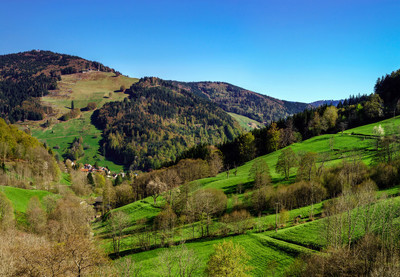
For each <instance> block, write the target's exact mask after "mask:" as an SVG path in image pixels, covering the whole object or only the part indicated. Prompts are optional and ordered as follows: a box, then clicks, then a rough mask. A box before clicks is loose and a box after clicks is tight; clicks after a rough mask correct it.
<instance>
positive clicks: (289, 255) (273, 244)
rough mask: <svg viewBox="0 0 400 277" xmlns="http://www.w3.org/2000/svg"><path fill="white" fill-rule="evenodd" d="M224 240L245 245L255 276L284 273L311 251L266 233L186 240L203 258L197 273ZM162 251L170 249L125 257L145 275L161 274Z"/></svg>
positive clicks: (187, 244)
mask: <svg viewBox="0 0 400 277" xmlns="http://www.w3.org/2000/svg"><path fill="white" fill-rule="evenodd" d="M224 240H233V242H234V243H237V244H239V245H241V246H243V247H244V249H245V250H246V252H247V254H248V255H249V256H250V261H249V265H251V266H252V267H253V270H252V275H253V276H271V275H272V273H273V271H275V273H276V276H281V275H283V273H284V272H285V269H286V268H287V267H288V266H290V264H291V263H292V262H293V261H294V259H295V257H296V256H297V255H298V254H299V253H308V252H311V250H309V249H307V248H304V247H301V246H296V245H291V244H289V243H285V242H281V241H278V240H276V239H273V238H270V237H268V236H265V235H263V234H250V235H239V236H233V237H228V238H224V239H213V240H204V241H198V242H190V243H186V247H187V248H188V249H191V250H193V251H194V252H195V253H196V255H197V257H198V258H199V259H200V261H201V268H200V269H199V270H198V271H197V272H196V275H195V276H204V270H205V268H206V264H207V261H208V258H209V256H210V255H211V253H213V251H214V247H213V245H215V244H217V243H221V242H222V241H224ZM162 251H166V250H165V249H164V248H160V249H155V250H150V251H146V252H141V253H137V254H133V255H130V256H127V257H124V259H126V258H132V259H133V260H135V262H137V263H139V264H140V265H141V267H142V270H143V272H142V273H143V276H160V275H159V271H158V267H156V266H155V265H158V264H159V261H158V255H159V254H160V253H161V252H162ZM272 265H274V266H272Z"/></svg>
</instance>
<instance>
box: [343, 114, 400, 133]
mask: <svg viewBox="0 0 400 277" xmlns="http://www.w3.org/2000/svg"><path fill="white" fill-rule="evenodd" d="M379 125H381V126H382V127H383V128H384V130H385V134H386V135H391V134H398V133H399V131H400V129H399V127H400V116H397V117H395V118H389V119H386V120H382V121H380V122H377V123H372V124H368V125H364V126H360V127H357V128H354V129H350V130H346V131H344V133H347V134H352V133H354V134H362V135H373V132H372V130H373V128H374V126H379Z"/></svg>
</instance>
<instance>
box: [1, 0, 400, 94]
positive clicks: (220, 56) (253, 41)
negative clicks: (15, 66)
mask: <svg viewBox="0 0 400 277" xmlns="http://www.w3.org/2000/svg"><path fill="white" fill-rule="evenodd" d="M399 19H400V1H398V0H396V1H390V0H376V1H369V0H362V1H358V0H355V1H353V0H343V1H342V0H315V1H310V0H276V1H269V0H263V1H262V0H260V1H259V0H247V1H236V0H229V1H228V0H214V1H208V0H202V1H191V0H183V1H175V0H164V1H143V0H142V1H136V0H135V1H119V0H114V1H103V0H79V1H61V0H48V1H41V0H34V1H33V0H29V1H20V0H13V1H6V0H1V8H0V54H8V53H14V52H21V51H27V50H32V49H42V50H51V51H55V52H59V53H66V54H73V55H77V56H80V57H83V58H86V59H90V60H96V61H99V62H101V63H103V64H105V65H107V66H110V67H113V68H115V69H116V70H118V71H121V72H122V73H123V74H126V75H129V76H132V77H143V76H157V77H161V78H163V79H170V80H180V81H225V82H229V83H232V84H235V85H238V86H241V87H244V88H246V89H250V90H253V91H256V92H259V93H263V94H267V95H270V96H273V97H276V98H280V99H286V100H294V101H302V102H310V101H315V100H320V99H340V98H345V97H347V96H349V95H350V94H358V93H371V92H373V86H374V84H375V82H376V79H377V78H378V77H380V76H382V75H384V74H386V73H390V72H391V71H393V70H397V69H399V68H400V24H399Z"/></svg>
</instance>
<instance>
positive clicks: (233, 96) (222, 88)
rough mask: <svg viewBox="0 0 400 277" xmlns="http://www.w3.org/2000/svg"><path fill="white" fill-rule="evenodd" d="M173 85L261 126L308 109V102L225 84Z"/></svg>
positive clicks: (181, 83) (180, 83)
mask: <svg viewBox="0 0 400 277" xmlns="http://www.w3.org/2000/svg"><path fill="white" fill-rule="evenodd" d="M173 84H175V85H178V86H179V87H180V88H183V89H186V90H188V91H191V92H193V93H195V94H197V95H199V96H202V97H204V98H207V99H209V100H211V101H212V102H214V103H216V104H217V105H218V106H219V107H221V108H222V109H223V110H224V111H226V112H232V113H236V114H240V115H244V116H247V117H249V118H251V119H254V120H257V121H259V122H261V123H271V122H272V121H276V120H279V119H280V118H285V117H287V116H289V115H293V114H295V113H298V112H301V111H303V110H304V109H306V108H307V107H309V105H308V104H306V103H299V102H290V101H284V100H279V99H275V98H272V97H270V96H267V95H262V94H258V93H255V92H252V91H249V90H246V89H243V88H240V87H237V86H234V85H231V84H228V83H223V82H189V83H185V82H173Z"/></svg>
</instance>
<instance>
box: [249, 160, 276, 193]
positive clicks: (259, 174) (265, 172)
mask: <svg viewBox="0 0 400 277" xmlns="http://www.w3.org/2000/svg"><path fill="white" fill-rule="evenodd" d="M249 179H253V180H254V187H256V188H260V187H262V186H266V185H270V184H271V174H270V172H269V167H268V164H267V163H266V162H265V160H264V159H261V158H259V159H256V160H255V161H254V163H253V165H252V166H251V168H250V170H249Z"/></svg>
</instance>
